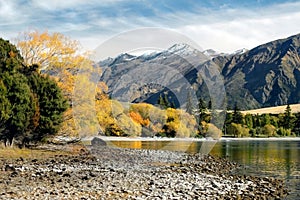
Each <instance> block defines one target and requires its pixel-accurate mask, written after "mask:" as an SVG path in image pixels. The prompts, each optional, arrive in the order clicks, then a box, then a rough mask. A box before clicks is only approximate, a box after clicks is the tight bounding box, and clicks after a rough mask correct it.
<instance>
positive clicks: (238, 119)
mask: <svg viewBox="0 0 300 200" xmlns="http://www.w3.org/2000/svg"><path fill="white" fill-rule="evenodd" d="M232 122H233V123H236V124H243V114H242V113H241V112H240V109H239V108H238V106H237V103H235V105H234V109H233V113H232Z"/></svg>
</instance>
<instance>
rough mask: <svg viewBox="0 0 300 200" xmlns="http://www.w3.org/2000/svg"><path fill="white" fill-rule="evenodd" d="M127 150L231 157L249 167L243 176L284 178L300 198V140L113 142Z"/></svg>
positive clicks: (241, 171)
mask: <svg viewBox="0 0 300 200" xmlns="http://www.w3.org/2000/svg"><path fill="white" fill-rule="evenodd" d="M112 144H113V145H116V146H119V147H124V148H139V149H140V148H142V149H164V150H172V151H186V152H189V153H197V152H204V151H210V148H212V147H213V148H212V149H211V151H210V154H211V155H215V156H219V157H223V158H228V159H229V160H232V161H235V162H238V163H240V164H242V165H244V166H246V167H245V168H243V169H241V170H240V173H246V174H249V175H255V176H272V177H278V178H283V179H285V180H286V184H287V185H288V187H289V189H290V190H291V194H290V195H289V197H288V199H300V160H299V158H300V141H295V140H291V141H288V140H280V141H267V140H249V141H234V140H233V141H232V140H229V141H223V140H222V141H219V142H217V143H215V142H213V141H211V142H205V143H203V142H189V141H171V142H170V141H113V142H112Z"/></svg>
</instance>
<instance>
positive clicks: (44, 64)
mask: <svg viewBox="0 0 300 200" xmlns="http://www.w3.org/2000/svg"><path fill="white" fill-rule="evenodd" d="M15 43H16V46H17V47H18V49H19V51H20V53H21V55H22V57H23V58H24V64H25V65H27V66H30V65H32V64H38V65H39V66H40V69H39V70H40V71H41V72H42V73H48V74H49V75H51V76H52V77H53V78H54V79H55V80H56V81H57V83H58V85H59V87H60V88H61V89H62V91H63V94H64V95H65V96H66V98H67V99H68V100H69V102H70V105H71V106H70V109H69V110H67V111H66V112H65V114H64V123H63V125H62V128H61V130H60V133H61V134H64V135H70V134H71V135H76V134H78V133H77V131H76V130H77V127H76V124H75V121H74V117H73V108H72V105H73V103H72V101H74V98H76V99H75V101H77V103H76V106H77V108H78V109H79V108H80V110H81V111H78V110H77V115H78V113H80V115H82V116H83V115H84V113H85V114H88V113H90V112H92V111H93V110H95V108H91V106H90V105H92V104H93V103H91V101H93V100H94V99H95V96H94V95H95V91H94V90H92V91H90V90H87V87H91V88H92V87H95V84H96V83H92V82H91V80H92V77H91V76H93V74H97V73H99V71H97V69H96V68H94V67H93V63H92V61H91V60H90V59H89V58H88V52H82V48H81V46H80V44H79V42H77V41H76V40H72V39H70V38H69V37H66V36H65V35H63V34H61V33H49V32H48V31H44V32H39V31H29V32H23V33H21V34H19V36H18V38H16V40H15ZM98 69H99V68H98ZM78 72H80V74H77V73H78ZM75 83H77V86H76V87H78V88H75V89H77V92H76V94H75V95H73V92H74V87H75ZM80 91H81V92H82V93H80ZM82 97H83V98H84V100H83V101H82V100H80V98H82ZM72 98H73V99H72ZM88 98H91V99H88ZM91 109H92V110H91ZM77 123H79V122H77ZM93 123H94V122H93Z"/></svg>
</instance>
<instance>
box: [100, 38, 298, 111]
mask: <svg viewBox="0 0 300 200" xmlns="http://www.w3.org/2000/svg"><path fill="white" fill-rule="evenodd" d="M299 54H300V34H299V35H295V36H291V37H289V38H286V39H281V40H276V41H272V42H269V43H266V44H263V45H260V46H258V47H256V48H253V49H251V50H246V49H242V50H238V51H236V52H234V53H233V54H222V53H218V52H216V51H214V50H206V51H203V52H200V51H198V50H196V49H194V48H193V47H191V46H189V45H187V44H175V45H173V46H172V47H170V48H169V49H166V50H164V51H162V52H154V53H151V54H145V55H141V56H133V55H129V54H121V55H119V56H117V57H116V58H109V59H106V60H104V61H101V62H100V66H101V67H102V71H103V73H102V76H101V81H104V82H106V84H107V85H108V87H109V89H110V90H109V93H110V95H111V96H112V97H114V98H117V99H119V100H121V101H130V102H141V101H144V102H149V103H152V104H155V103H157V99H158V98H159V96H161V95H162V94H166V95H167V96H168V98H169V100H170V101H172V102H174V103H175V104H176V105H177V106H179V105H185V103H186V102H187V100H188V99H187V96H188V93H189V92H188V91H190V90H193V91H195V92H196V95H197V96H198V97H197V98H199V97H201V98H202V99H204V100H205V101H206V102H208V101H209V100H210V97H212V96H213V95H215V97H216V98H215V100H214V101H218V100H219V99H218V96H217V95H220V94H221V93H220V92H221V89H220V88H221V85H220V81H221V79H223V80H224V82H223V83H222V84H223V85H224V87H225V91H226V99H227V104H228V107H229V108H232V107H233V106H234V105H235V104H236V103H237V104H238V106H239V107H240V108H241V109H253V108H260V107H268V106H277V105H284V104H287V103H290V104H293V103H299V102H300V71H299V70H300V58H299ZM218 72H219V73H220V75H218ZM220 76H221V77H220ZM218 84H219V85H218ZM218 92H219V93H218ZM220 99H222V98H221V97H220ZM220 101H221V100H220Z"/></svg>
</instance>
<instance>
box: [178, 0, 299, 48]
mask: <svg viewBox="0 0 300 200" xmlns="http://www.w3.org/2000/svg"><path fill="white" fill-rule="evenodd" d="M223 13H224V11H223ZM226 14H227V15H224V14H222V13H220V15H219V17H218V15H217V13H215V14H213V15H212V16H214V18H213V20H212V19H211V20H209V19H205V18H210V16H199V20H198V21H210V23H204V24H201V23H191V24H188V25H183V26H180V27H178V30H179V31H180V32H182V33H183V34H186V35H187V36H189V37H191V38H192V39H194V40H195V41H197V42H198V44H199V45H200V46H202V47H203V48H205V49H207V48H213V49H216V50H218V51H222V52H233V51H235V50H237V49H241V48H248V49H251V48H253V47H255V46H258V45H260V44H262V43H266V42H269V41H272V40H275V39H279V38H284V37H288V36H291V35H293V34H297V33H300V27H299V21H300V3H293V4H292V3H289V4H282V5H277V6H274V7H269V8H267V9H266V8H264V10H257V11H256V12H255V13H254V12H252V11H249V10H244V9H243V10H231V11H230V12H227V13H226ZM195 17H196V16H195ZM202 18H203V19H202Z"/></svg>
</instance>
